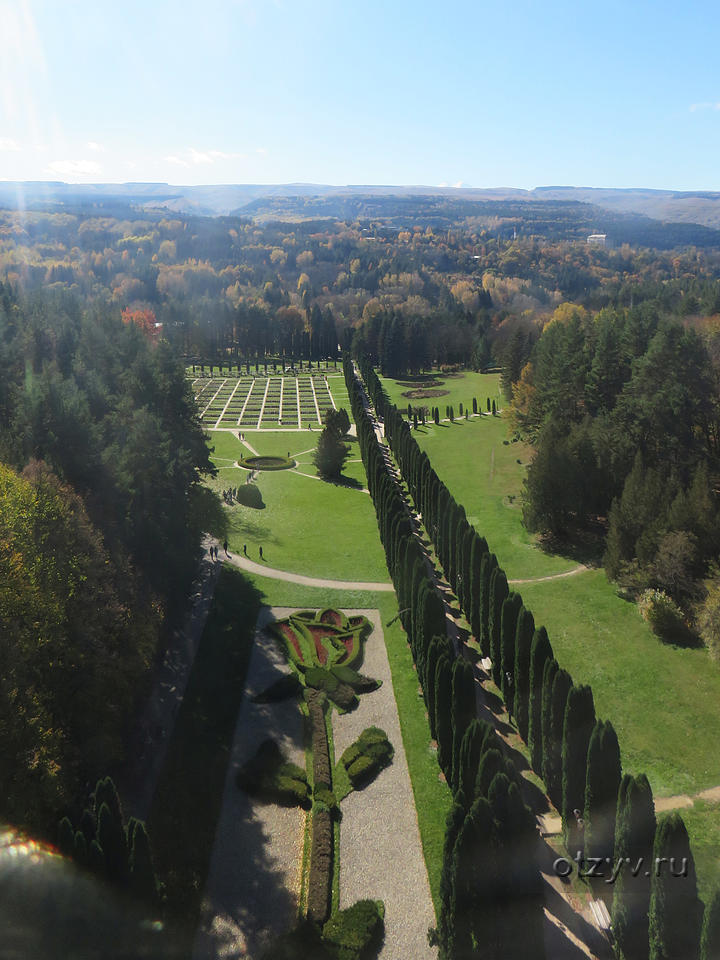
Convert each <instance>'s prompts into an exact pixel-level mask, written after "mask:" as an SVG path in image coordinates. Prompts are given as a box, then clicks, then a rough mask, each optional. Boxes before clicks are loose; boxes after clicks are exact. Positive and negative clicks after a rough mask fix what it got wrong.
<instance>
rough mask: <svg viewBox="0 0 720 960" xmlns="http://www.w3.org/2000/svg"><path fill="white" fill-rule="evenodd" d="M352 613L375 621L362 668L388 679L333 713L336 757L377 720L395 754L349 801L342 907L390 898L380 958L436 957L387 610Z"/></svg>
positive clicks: (342, 853)
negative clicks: (383, 616)
mask: <svg viewBox="0 0 720 960" xmlns="http://www.w3.org/2000/svg"><path fill="white" fill-rule="evenodd" d="M346 613H348V614H355V613H362V614H364V615H365V616H366V617H368V618H369V619H370V620H371V621H372V624H373V628H374V629H373V632H372V634H371V635H370V637H369V639H368V640H367V641H366V643H365V656H364V660H363V665H362V668H361V669H362V672H363V673H364V674H367V675H368V676H371V677H374V678H375V679H376V680H382V682H383V683H382V686H381V687H380V689H379V690H375V691H373V692H372V693H366V694H362V695H361V696H360V697H359V698H358V699H359V701H360V702H359V705H358V707H357V709H356V710H353V711H352V712H351V713H346V714H342V715H339V714H338V713H336V712H334V713H333V719H332V724H333V739H334V741H335V760H336V762H337V761H339V759H340V756H341V754H342V752H343V751H344V750H345V749H346V747H349V746H350V744H351V743H352V742H353V741H354V740H356V739H357V738H358V737H359V736H360V734H361V733H362V731H363V730H365V728H366V727H370V726H377V727H380V728H381V729H382V730H384V731H385V732H386V733H387V735H388V739H389V740H390V742H391V743H392V745H393V747H394V748H395V756H394V758H393V762H392V763H391V764H390V766H389V767H386V769H385V770H383V771H382V772H381V773H380V774H379V776H378V777H377V778H376V779H375V780H374V781H373V782H372V783H370V784H368V786H366V787H365V788H364V789H363V790H359V791H353V792H352V793H350V794H348V796H347V797H346V798H345V799H344V800H343V801H342V804H341V808H342V814H343V816H342V820H341V822H340V907H341V909H344V908H345V907H349V906H352V904H353V903H355V902H356V901H357V900H363V899H365V898H367V897H369V898H371V899H373V900H383V901H384V903H385V942H384V945H383V947H382V949H381V951H380V953H379V954H378V957H379V958H380V960H432V958H434V957H436V956H437V951H436V950H435V949H434V948H431V947H430V946H428V942H427V931H428V928H429V927H434V926H435V925H436V921H435V911H434V909H433V904H432V898H431V895H430V884H429V882H428V877H427V869H426V867H425V859H424V857H423V851H422V843H421V840H420V830H419V828H418V822H417V813H416V811H415V798H414V796H413V791H412V785H411V783H410V773H409V771H408V765H407V759H406V757H405V748H404V746H403V741H402V733H401V730H400V719H399V717H398V710H397V704H396V702H395V695H394V693H393V685H392V674H391V672H390V664H389V662H388V656H387V650H386V648H385V639H384V636H383V631H382V624H381V622H380V615H379V613H378V611H377V610H347V611H346Z"/></svg>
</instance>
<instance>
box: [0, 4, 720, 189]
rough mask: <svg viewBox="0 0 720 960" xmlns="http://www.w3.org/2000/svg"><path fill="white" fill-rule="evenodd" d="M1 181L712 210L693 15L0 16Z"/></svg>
mask: <svg viewBox="0 0 720 960" xmlns="http://www.w3.org/2000/svg"><path fill="white" fill-rule="evenodd" d="M0 24H1V25H2V27H1V31H2V53H1V54H0V179H4V180H64V181H66V182H73V183H82V182H86V183H89V182H102V183H111V182H127V181H153V182H168V183H172V184H185V185H191V184H218V183H263V184H265V183H267V184H271V183H297V182H306V183H325V184H339V185H343V184H423V185H429V186H437V185H448V186H455V185H459V184H462V185H465V186H473V187H525V188H530V187H535V186H542V185H546V186H547V185H572V186H595V187H654V188H663V189H675V190H720V163H719V162H718V157H719V156H720V66H719V63H720V61H718V54H717V39H718V36H720V29H719V28H720V4H717V3H714V2H709V0H701V2H697V0H695V2H694V0H686V2H685V3H683V4H677V3H676V2H673V3H669V2H665V0H653V2H637V0H625V2H618V0H605V2H604V3H602V4H598V3H586V2H582V0H573V2H569V0H544V2H542V3H541V2H539V0H537V2H536V0H512V2H503V3H500V2H495V0H492V2H488V0H475V2H469V0H432V2H431V0H416V2H414V3H410V2H406V0H363V2H361V3H352V2H348V0H202V2H195V0H172V2H166V0H151V2H148V0H125V2H122V3H119V2H116V0H63V2H62V3H60V2H58V0H0Z"/></svg>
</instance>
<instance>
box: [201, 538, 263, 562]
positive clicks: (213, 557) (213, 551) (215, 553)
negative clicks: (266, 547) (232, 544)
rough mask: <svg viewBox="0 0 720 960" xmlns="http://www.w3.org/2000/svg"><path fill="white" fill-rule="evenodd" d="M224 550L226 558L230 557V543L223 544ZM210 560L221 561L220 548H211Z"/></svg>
mask: <svg viewBox="0 0 720 960" xmlns="http://www.w3.org/2000/svg"><path fill="white" fill-rule="evenodd" d="M223 550H224V551H225V556H226V557H229V556H230V554H229V553H228V542H227V540H226V541H225V542H224V543H223ZM261 556H262V552H261ZM210 559H211V560H219V559H220V557H219V556H218V548H217V547H216V546H211V547H210Z"/></svg>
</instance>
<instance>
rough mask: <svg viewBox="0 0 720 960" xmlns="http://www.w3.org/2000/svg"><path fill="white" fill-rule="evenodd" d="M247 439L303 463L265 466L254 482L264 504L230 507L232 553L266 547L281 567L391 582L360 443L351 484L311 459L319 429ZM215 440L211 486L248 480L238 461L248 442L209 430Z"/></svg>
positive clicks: (274, 563)
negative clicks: (324, 472)
mask: <svg viewBox="0 0 720 960" xmlns="http://www.w3.org/2000/svg"><path fill="white" fill-rule="evenodd" d="M245 437H246V439H247V441H248V443H249V444H250V445H251V446H252V447H253V448H254V449H255V450H257V451H258V452H259V453H262V454H279V455H281V456H286V455H287V453H288V452H289V453H290V456H291V457H294V458H295V459H296V460H297V461H298V468H297V471H294V470H279V471H261V472H260V474H259V476H258V479H257V481H256V485H257V487H258V488H259V490H260V492H261V493H262V498H263V502H264V504H265V508H264V509H259V510H258V509H254V508H252V507H245V506H240V505H238V504H234V505H233V506H232V507H230V508H226V516H227V519H228V541H229V544H230V550H231V552H236V553H241V552H242V548H243V544H247V549H248V556H249V557H250V558H251V559H253V560H257V559H258V550H259V547H260V546H262V548H263V554H264V558H265V560H266V561H267V563H268V564H269V565H270V566H271V567H275V568H276V569H279V570H287V571H290V572H292V573H302V574H306V575H308V576H313V577H327V578H329V579H333V580H363V581H372V582H387V581H388V575H387V567H386V566H385V556H384V553H383V550H382V547H381V545H380V540H379V537H378V533H377V521H376V518H375V509H374V507H373V504H372V501H371V499H370V497H369V495H368V494H367V493H364V492H363V490H362V487H364V486H365V484H366V479H365V472H364V469H363V466H362V463H361V462H360V461H359V452H358V447H357V441H352V442H351V444H350V446H351V447H352V454H351V456H352V458H353V460H354V461H355V462H351V463H348V464H347V468H346V470H345V476H346V477H348V478H349V479H350V480H351V481H353V482H354V483H355V485H356V486H355V487H351V486H342V485H338V484H332V483H326V482H325V481H322V480H320V479H319V478H318V477H317V475H316V470H315V466H314V464H313V462H312V452H313V450H314V448H315V445H316V444H317V440H318V437H319V433H318V432H317V431H310V430H308V431H307V435H306V434H305V433H291V432H287V433H263V432H252V431H247V432H245ZM211 444H212V445H213V446H214V448H215V450H214V454H213V460H214V462H215V464H216V465H217V466H218V468H219V473H218V476H217V477H216V478H215V479H214V480H212V481H210V486H211V487H212V488H213V489H215V490H222V489H225V488H227V487H234V486H241V485H242V484H244V483H245V480H246V477H247V471H246V470H243V469H239V468H237V467H233V466H232V464H233V463H234V462H235V461H236V460H238V459H239V458H240V457H241V456H243V455H245V454H247V452H248V450H247V447H245V446H243V445H242V444H241V443H240V441H239V440H236V439H235V437H234V436H233V435H232V434H231V433H227V432H222V431H216V432H214V433H212V434H211ZM304 474H308V475H309V476H305V475H304Z"/></svg>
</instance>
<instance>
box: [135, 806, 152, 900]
mask: <svg viewBox="0 0 720 960" xmlns="http://www.w3.org/2000/svg"><path fill="white" fill-rule="evenodd" d="M130 844H131V846H130V885H131V887H132V889H133V890H134V891H135V893H137V895H138V896H140V897H142V898H143V899H144V900H147V901H148V902H154V901H155V900H157V896H158V886H157V879H156V877H155V868H154V866H153V859H152V853H151V851H150V840H149V839H148V835H147V830H146V829H145V824H144V823H143V822H142V820H137V821H136V822H135V824H134V830H133V831H132V836H131V838H130Z"/></svg>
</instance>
